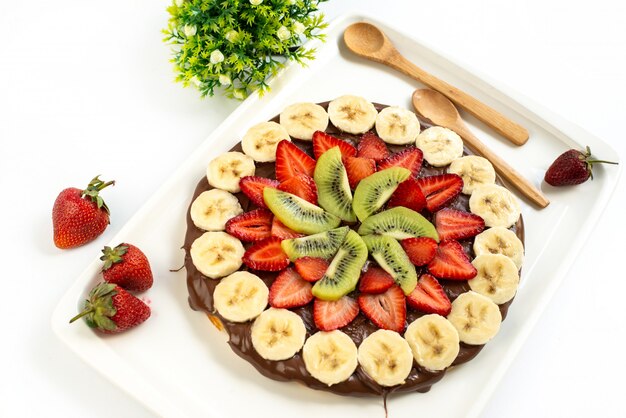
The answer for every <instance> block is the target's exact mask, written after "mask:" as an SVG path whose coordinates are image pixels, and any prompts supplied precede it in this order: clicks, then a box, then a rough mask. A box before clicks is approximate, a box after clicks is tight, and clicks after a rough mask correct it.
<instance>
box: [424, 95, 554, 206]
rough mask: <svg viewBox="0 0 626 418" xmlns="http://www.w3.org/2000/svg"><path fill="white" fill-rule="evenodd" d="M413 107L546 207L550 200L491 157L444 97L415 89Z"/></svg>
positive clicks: (494, 156)
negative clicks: (449, 130) (452, 133)
mask: <svg viewBox="0 0 626 418" xmlns="http://www.w3.org/2000/svg"><path fill="white" fill-rule="evenodd" d="M413 107H415V111H416V112H417V113H418V114H419V115H420V116H422V117H424V118H426V119H428V120H430V121H431V122H432V123H434V124H435V125H439V126H443V127H444V128H448V129H451V130H453V131H454V132H456V133H457V134H459V136H460V137H461V138H463V140H464V141H465V144H466V145H467V146H469V147H470V148H471V149H472V150H473V151H474V152H476V153H478V154H480V155H482V156H483V157H485V158H486V159H488V160H489V161H490V162H491V164H493V167H494V168H495V170H496V172H497V173H498V174H500V175H501V176H502V177H503V178H504V179H505V180H506V181H508V182H509V183H511V185H513V187H515V188H516V189H517V190H519V191H520V193H522V194H523V195H524V196H526V197H527V198H528V199H530V200H531V201H532V202H533V203H535V204H536V205H537V206H539V207H540V208H545V207H546V206H548V205H549V204H550V201H549V200H548V199H547V198H546V197H545V196H544V195H543V194H542V193H541V192H540V191H539V190H538V189H537V188H536V187H535V186H533V185H532V184H531V183H530V182H529V181H528V180H526V179H525V178H524V177H522V175H521V174H520V173H518V172H517V171H516V170H515V169H514V168H513V167H511V166H510V165H508V164H507V163H506V161H504V160H503V159H502V158H500V157H498V156H497V155H496V154H494V152H493V151H491V150H490V149H489V148H487V146H486V145H485V144H483V143H482V142H481V140H480V139H478V138H477V137H476V136H475V135H474V134H473V133H472V132H471V131H470V130H469V129H468V127H467V125H466V124H465V122H463V119H461V116H460V115H459V112H458V111H457V110H456V107H454V104H452V102H451V101H450V100H448V99H447V98H446V96H444V95H443V94H441V93H439V92H438V91H435V90H430V89H418V90H415V92H414V93H413Z"/></svg>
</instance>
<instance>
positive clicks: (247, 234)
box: [226, 208, 274, 241]
mask: <svg viewBox="0 0 626 418" xmlns="http://www.w3.org/2000/svg"><path fill="white" fill-rule="evenodd" d="M273 216H274V215H272V212H270V211H269V210H267V209H262V208H261V209H255V210H252V211H250V212H245V213H242V214H241V215H237V216H235V217H234V218H230V219H229V220H228V221H227V222H226V232H228V233H229V234H230V235H232V236H233V237H235V238H238V239H240V240H242V241H260V240H262V239H265V238H269V237H270V236H271V229H272V217H273Z"/></svg>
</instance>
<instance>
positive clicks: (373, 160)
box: [184, 95, 524, 395]
mask: <svg viewBox="0 0 626 418" xmlns="http://www.w3.org/2000/svg"><path fill="white" fill-rule="evenodd" d="M282 141H286V142H285V143H282ZM287 142H288V143H287ZM279 144H280V145H279ZM279 149H280V152H277V150H279ZM207 162H208V164H207V169H206V177H205V178H203V179H202V181H201V182H200V183H199V184H198V187H197V189H196V192H195V194H194V198H193V199H192V202H191V204H190V207H189V212H188V228H187V236H186V239H185V246H184V248H185V250H186V251H187V254H188V257H186V261H185V266H186V269H187V283H188V289H189V295H190V298H189V300H190V304H191V306H192V308H193V309H196V310H204V311H206V312H207V313H208V314H209V315H210V316H211V318H213V319H212V321H217V323H221V326H222V327H223V329H225V330H226V332H228V333H229V335H230V344H231V346H232V347H233V349H234V350H235V351H236V352H237V353H238V354H240V355H241V356H242V357H243V358H245V359H246V360H248V361H250V362H252V363H253V364H254V365H255V367H256V368H257V369H259V370H262V371H263V374H264V375H266V376H268V377H271V378H274V379H276V380H283V381H284V380H298V381H301V382H303V383H305V384H306V385H307V386H309V387H312V388H315V389H323V390H328V391H331V392H335V393H341V394H344V395H363V394H371V395H381V394H386V393H388V391H390V390H392V389H390V388H393V391H416V390H417V391H426V390H428V389H429V388H430V386H431V385H432V384H433V383H434V382H436V381H438V380H439V379H440V378H441V375H442V373H445V371H446V370H448V369H449V368H451V367H454V366H456V365H458V364H461V363H463V362H464V361H467V359H470V358H473V357H474V356H475V354H476V353H477V352H478V351H480V350H481V349H482V348H483V346H484V345H485V344H486V343H487V342H489V341H490V340H492V339H493V338H495V337H496V335H497V333H498V331H499V329H500V327H501V323H502V320H503V318H504V317H505V316H506V312H507V309H508V306H509V305H510V303H511V301H512V299H513V298H514V297H515V295H516V294H517V291H518V287H519V284H520V271H521V267H522V264H523V261H524V244H523V224H522V221H521V206H520V204H519V202H518V201H517V199H516V197H515V196H514V195H513V193H511V192H510V191H509V190H508V189H506V188H505V187H503V186H502V185H501V182H500V181H499V179H498V178H497V176H496V173H495V171H494V169H493V166H492V165H491V163H490V162H489V161H488V160H487V159H485V158H483V157H480V156H475V155H467V152H466V151H464V147H463V141H462V139H461V138H460V137H459V135H458V134H456V133H455V132H453V131H451V130H449V129H446V128H443V127H439V126H430V125H429V124H428V123H427V122H426V121H421V120H420V119H418V117H417V116H416V115H415V113H413V112H412V111H410V110H408V109H406V108H404V107H402V106H382V105H376V104H373V103H371V102H369V101H368V100H366V99H365V98H363V97H359V96H355V95H344V96H340V97H338V98H336V99H335V100H332V101H330V102H328V103H322V104H316V103H310V102H300V103H294V104H291V105H289V106H286V107H285V108H284V110H283V112H281V114H280V115H279V116H277V117H275V118H274V119H272V120H270V121H257V123H256V124H253V125H252V126H250V127H249V128H248V129H247V130H246V131H245V132H243V135H242V137H241V143H240V144H238V145H237V146H235V147H233V149H232V150H230V151H228V152H225V153H222V154H219V155H217V156H214V157H213V158H209V159H208V161H207ZM420 167H421V168H420ZM279 170H280V173H279ZM396 190H398V193H396V192H395V191H396ZM419 195H421V198H418V196H419ZM420 205H421V206H420ZM355 220H356V222H357V223H356V224H355ZM359 222H360V225H359ZM350 226H351V228H350ZM420 246H422V247H420ZM424 246H426V247H430V250H428V249H426V247H424ZM420 251H421V252H420ZM424 251H426V253H429V254H430V255H429V256H428V257H430V258H428V259H427V260H426V261H424V260H421V259H419V258H418V257H417V255H416V254H418V253H419V254H420V255H421V257H426V256H424ZM429 251H430V252H429ZM450 260H453V261H450ZM370 273H371V274H370ZM370 276H371V277H370ZM468 379H471V376H468Z"/></svg>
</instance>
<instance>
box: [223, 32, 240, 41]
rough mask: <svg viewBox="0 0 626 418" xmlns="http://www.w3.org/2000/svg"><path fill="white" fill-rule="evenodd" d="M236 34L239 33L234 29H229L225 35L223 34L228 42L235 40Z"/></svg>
mask: <svg viewBox="0 0 626 418" xmlns="http://www.w3.org/2000/svg"><path fill="white" fill-rule="evenodd" d="M237 35H239V34H238V33H237V31H236V30H230V31H228V32H227V33H226V35H224V38H226V40H227V41H228V42H235V40H236V39H237Z"/></svg>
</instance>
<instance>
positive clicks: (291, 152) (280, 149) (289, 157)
mask: <svg viewBox="0 0 626 418" xmlns="http://www.w3.org/2000/svg"><path fill="white" fill-rule="evenodd" d="M314 171H315V160H314V159H313V158H311V157H310V156H309V155H308V154H307V153H306V152H304V151H302V150H301V149H300V148H299V147H298V146H297V145H296V144H294V143H293V142H291V141H287V140H286V139H283V140H282V141H280V142H279V143H278V146H277V147H276V179H277V180H278V181H280V182H283V181H287V180H289V179H290V178H292V177H293V176H295V175H296V174H298V173H303V174H306V175H307V176H311V177H312V176H313V172H314Z"/></svg>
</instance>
